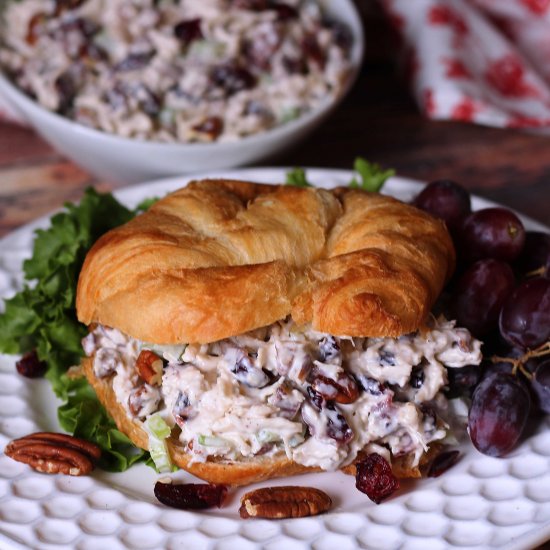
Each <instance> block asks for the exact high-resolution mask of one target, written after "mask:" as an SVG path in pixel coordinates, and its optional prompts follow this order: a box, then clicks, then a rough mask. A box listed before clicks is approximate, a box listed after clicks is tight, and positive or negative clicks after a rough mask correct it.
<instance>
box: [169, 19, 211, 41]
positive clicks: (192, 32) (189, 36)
mask: <svg viewBox="0 0 550 550" xmlns="http://www.w3.org/2000/svg"><path fill="white" fill-rule="evenodd" d="M174 36H175V37H176V38H177V39H178V40H179V41H180V42H181V43H182V44H183V45H184V46H189V44H191V42H193V41H194V40H201V39H202V38H204V35H203V34H202V30H201V20H200V18H197V19H187V20H186V21H180V22H179V23H178V24H177V25H176V26H175V27H174Z"/></svg>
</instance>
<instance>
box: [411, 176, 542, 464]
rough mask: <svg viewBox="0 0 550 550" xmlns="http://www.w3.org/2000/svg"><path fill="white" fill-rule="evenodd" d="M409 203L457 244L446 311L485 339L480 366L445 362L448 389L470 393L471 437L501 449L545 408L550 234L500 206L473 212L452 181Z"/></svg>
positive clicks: (483, 446)
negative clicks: (531, 227) (453, 366)
mask: <svg viewBox="0 0 550 550" xmlns="http://www.w3.org/2000/svg"><path fill="white" fill-rule="evenodd" d="M413 204H414V205H415V206H416V207H418V208H420V209H422V210H425V211H426V212H429V213H430V214H431V215H433V216H435V217H438V218H440V219H442V220H443V221H444V222H445V223H446V224H447V227H448V229H449V232H450V233H451V235H452V237H453V240H454V243H455V247H456V250H457V258H458V267H457V274H456V275H455V278H454V279H453V280H452V281H451V282H450V283H449V285H448V287H447V289H446V294H447V295H448V296H447V300H445V303H446V304H448V305H447V306H446V307H447V310H446V313H447V314H448V315H449V316H451V317H452V318H455V319H456V320H457V322H458V324H459V325H460V326H464V327H466V328H468V329H469V330H470V332H472V334H473V335H474V336H476V337H478V338H480V339H482V340H483V341H484V342H485V343H484V347H483V352H484V357H485V359H484V362H483V363H482V365H481V366H480V367H475V366H471V367H465V369H448V371H449V395H450V396H451V397H454V396H456V395H461V394H462V395H464V394H466V395H468V396H470V397H471V406H470V412H469V418H468V431H469V434H470V438H471V440H472V443H473V444H474V446H475V447H476V448H477V449H478V450H479V451H481V452H482V453H484V454H487V455H490V456H503V455H505V454H506V453H508V452H509V451H510V450H511V449H513V448H514V447H515V445H516V444H517V442H518V440H519V439H520V437H521V434H522V432H523V430H524V428H525V425H526V422H527V418H528V417H529V415H530V413H532V412H536V411H540V412H544V413H550V234H548V233H542V232H538V231H526V230H525V228H524V226H523V224H522V222H521V220H520V219H519V218H518V217H517V216H516V215H515V214H514V213H513V212H511V211H510V210H507V209H505V208H484V209H481V210H477V211H475V212H472V210H471V201H470V196H469V194H468V192H467V191H466V190H465V189H464V188H463V187H461V186H460V185H458V184H457V183H455V182H453V181H450V180H441V181H434V182H432V183H430V184H428V185H427V186H426V187H425V188H424V189H423V190H422V192H421V193H420V194H419V195H417V197H416V198H415V199H414V201H413ZM462 370H464V372H463V373H462V372H458V371H462ZM455 371H456V372H455Z"/></svg>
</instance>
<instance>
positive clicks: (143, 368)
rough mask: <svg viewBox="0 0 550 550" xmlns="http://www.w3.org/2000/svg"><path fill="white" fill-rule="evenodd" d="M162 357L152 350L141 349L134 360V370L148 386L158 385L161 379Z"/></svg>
mask: <svg viewBox="0 0 550 550" xmlns="http://www.w3.org/2000/svg"><path fill="white" fill-rule="evenodd" d="M162 367H163V362H162V359H161V358H160V357H159V356H158V355H157V354H156V353H155V352H153V351H151V350H148V349H143V350H141V352H140V353H139V356H138V358H137V361H136V371H137V373H138V375H139V377H140V378H141V379H142V380H145V382H147V384H149V385H150V386H160V383H161V381H162Z"/></svg>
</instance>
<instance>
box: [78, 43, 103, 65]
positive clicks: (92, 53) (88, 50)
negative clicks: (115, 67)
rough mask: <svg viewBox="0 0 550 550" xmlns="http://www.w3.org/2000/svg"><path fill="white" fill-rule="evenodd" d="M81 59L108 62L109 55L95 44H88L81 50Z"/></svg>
mask: <svg viewBox="0 0 550 550" xmlns="http://www.w3.org/2000/svg"><path fill="white" fill-rule="evenodd" d="M80 57H84V58H86V57H87V58H88V59H93V60H94V61H108V60H109V54H108V53H107V51H106V50H104V49H103V48H101V47H100V46H98V45H97V44H94V43H93V42H87V43H86V44H83V45H82V47H81V48H80Z"/></svg>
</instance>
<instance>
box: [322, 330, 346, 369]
mask: <svg viewBox="0 0 550 550" xmlns="http://www.w3.org/2000/svg"><path fill="white" fill-rule="evenodd" d="M341 357H342V354H341V352H340V345H339V344H338V342H337V341H336V338H334V337H333V336H326V337H325V338H323V339H322V340H321V341H320V342H319V361H321V362H322V363H332V362H334V361H338V360H340V358H341Z"/></svg>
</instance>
